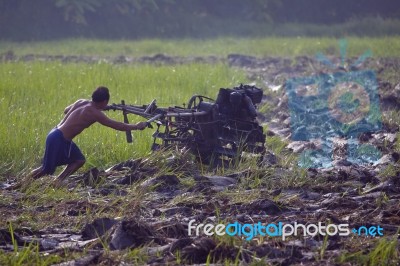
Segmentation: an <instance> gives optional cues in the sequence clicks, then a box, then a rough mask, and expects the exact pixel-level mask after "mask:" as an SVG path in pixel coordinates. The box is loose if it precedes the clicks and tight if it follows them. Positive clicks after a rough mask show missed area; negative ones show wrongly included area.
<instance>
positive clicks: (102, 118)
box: [96, 111, 147, 131]
mask: <svg viewBox="0 0 400 266" xmlns="http://www.w3.org/2000/svg"><path fill="white" fill-rule="evenodd" d="M96 121H97V122H99V123H100V124H102V125H104V126H106V127H111V128H113V129H115V130H119V131H128V130H142V129H144V128H146V126H147V123H146V122H139V123H136V124H125V123H122V122H118V121H115V120H113V119H110V118H108V117H107V116H106V115H105V114H103V113H102V112H101V111H98V112H97V114H96Z"/></svg>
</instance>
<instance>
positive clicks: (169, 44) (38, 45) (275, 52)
mask: <svg viewBox="0 0 400 266" xmlns="http://www.w3.org/2000/svg"><path fill="white" fill-rule="evenodd" d="M343 37H345V36H343ZM337 40H338V39H336V38H330V37H322V38H318V37H306V38H304V37H297V38H296V37H287V38H286V37H270V38H233V37H221V38H215V39H166V40H162V39H143V40H131V41H129V40H116V41H107V40H91V39H65V40H60V41H47V42H40V41H36V42H9V41H0V54H2V53H6V52H7V51H12V52H13V53H14V54H16V55H26V54H47V55H100V56H118V55H125V56H143V55H154V54H158V53H163V54H168V55H175V56H208V55H215V56H221V57H225V56H227V55H228V54H233V53H239V54H246V55H254V56H284V57H294V56H301V55H311V56H314V55H315V54H316V53H318V52H323V53H326V54H331V55H336V56H338V55H339V47H338V42H337ZM347 40H348V42H349V45H348V51H347V53H348V56H351V57H354V56H359V55H361V54H362V53H363V52H365V51H366V50H367V49H371V50H372V53H373V55H374V56H377V57H390V56H400V38H399V37H380V38H371V37H366V38H362V37H348V38H347Z"/></svg>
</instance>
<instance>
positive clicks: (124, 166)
mask: <svg viewBox="0 0 400 266" xmlns="http://www.w3.org/2000/svg"><path fill="white" fill-rule="evenodd" d="M0 58H1V61H31V60H43V61H52V60H59V61H62V62H86V63H97V62H103V61H104V62H111V63H116V64H117V63H118V64H120V63H124V64H129V63H151V64H183V63H191V62H202V63H211V64H212V63H216V62H225V63H227V64H229V65H230V66H232V67H238V68H241V69H244V70H245V71H246V72H247V74H248V77H249V78H250V79H251V80H254V82H257V84H259V83H262V84H263V85H264V88H265V92H266V93H265V96H264V99H263V104H264V105H268V106H269V108H268V109H267V110H268V111H267V112H264V113H260V114H259V118H260V119H261V120H262V121H263V123H265V124H267V125H268V132H267V138H276V137H278V138H279V139H281V140H282V141H284V142H285V143H286V144H285V147H284V149H283V151H282V152H281V153H274V151H273V149H272V147H269V148H270V150H269V151H268V152H267V154H266V155H265V158H264V161H263V162H262V163H261V165H259V166H258V167H252V168H247V169H239V170H237V171H234V170H227V171H226V174H221V172H215V171H214V172H213V171H204V169H202V168H201V167H200V166H199V165H198V164H196V163H195V162H194V161H193V160H192V158H191V157H190V156H186V155H180V154H175V155H174V156H175V157H168V158H163V160H164V161H165V162H166V163H165V164H164V168H160V167H159V166H158V165H157V163H155V162H154V161H152V160H151V159H149V158H137V159H132V160H129V161H126V162H122V163H120V164H118V165H115V166H113V167H111V168H109V169H107V170H99V169H96V168H93V169H91V170H90V171H88V172H86V173H84V174H80V175H76V176H73V177H71V178H70V179H69V180H68V182H67V184H66V185H67V186H68V189H70V190H71V191H74V192H75V193H77V195H79V198H80V199H77V200H70V201H65V202H63V204H62V205H61V207H60V206H57V210H56V212H58V213H60V215H61V216H62V217H63V219H65V220H69V219H72V221H73V219H77V218H78V217H82V216H85V215H88V216H90V217H92V216H91V215H90V213H93V212H96V211H97V210H100V209H102V213H105V215H100V216H102V217H97V218H94V219H84V221H85V222H84V224H81V226H80V228H78V229H77V228H76V227H74V226H72V225H73V224H76V223H74V222H72V223H70V224H68V223H67V225H63V224H62V223H60V224H55V225H53V226H50V227H46V228H43V229H41V230H36V231H35V230H33V229H31V228H18V229H16V230H14V231H13V237H12V235H11V232H10V230H9V229H8V228H1V229H0V248H1V249H3V250H4V251H6V252H12V250H13V249H14V246H13V239H14V240H15V243H17V245H18V246H19V247H20V248H22V247H23V246H27V245H29V243H35V244H37V245H38V247H39V252H40V254H42V255H44V254H59V255H60V256H61V257H62V256H63V254H65V250H72V251H76V252H81V253H80V256H78V258H75V259H68V258H65V259H64V260H63V261H64V262H62V263H60V264H59V265H94V264H103V265H108V264H110V263H111V264H112V262H116V261H118V262H119V263H121V261H124V260H125V259H126V261H127V262H128V265H130V264H129V263H131V264H132V265H133V264H149V265H165V264H169V265H174V264H185V265H190V264H206V263H216V264H218V263H223V262H224V261H225V262H226V261H229V262H231V263H235V262H238V263H241V265H248V264H251V263H256V262H258V263H260V265H264V264H266V265H334V264H340V263H342V262H343V263H344V261H343V260H340V258H343V257H341V256H344V255H346V254H347V253H351V254H354V253H356V252H362V254H364V255H367V254H369V253H370V252H372V250H373V249H374V243H376V242H377V241H379V240H380V239H382V238H383V237H379V236H376V237H372V236H358V235H356V234H353V233H351V234H350V235H349V236H339V235H334V236H329V237H323V236H321V235H318V234H317V235H315V236H303V235H300V236H297V237H289V238H288V239H286V240H282V239H281V237H269V238H268V237H264V238H260V237H255V238H254V239H253V240H251V241H247V240H245V239H244V238H245V237H244V236H242V237H239V236H236V237H208V236H205V235H204V234H203V235H199V236H193V235H190V236H189V235H188V224H189V222H190V221H191V220H195V224H200V223H203V224H205V223H214V224H216V223H218V222H223V223H229V222H235V221H238V222H240V223H242V224H245V223H250V224H256V223H258V222H261V223H278V222H284V223H291V224H293V223H294V222H298V223H303V224H311V223H314V224H318V223H319V222H322V223H323V224H324V225H328V224H330V223H334V224H341V223H346V224H349V228H350V229H352V228H359V227H360V226H373V225H375V226H376V225H379V226H381V227H382V228H383V232H384V237H386V238H387V239H391V240H392V241H397V248H398V245H399V236H398V233H399V231H398V230H399V225H400V212H399V209H400V168H399V158H400V155H399V152H400V150H399V144H398V143H399V140H398V137H399V134H398V132H399V124H398V121H399V120H397V121H396V120H395V117H393V118H392V120H391V119H386V118H383V123H382V124H383V126H382V129H381V130H379V131H378V132H373V133H364V134H361V135H360V136H359V137H358V138H359V140H360V141H361V142H363V143H368V144H371V145H373V146H375V147H377V148H378V149H379V151H380V152H381V153H382V156H381V158H380V159H379V160H377V161H375V162H374V163H369V164H362V165H359V164H355V163H352V162H349V161H348V160H346V149H347V148H348V147H347V146H346V142H345V141H344V140H343V138H336V139H334V140H333V145H334V148H333V157H332V158H333V159H332V165H331V166H330V167H327V168H309V169H307V170H299V169H297V168H295V167H294V166H293V164H288V163H286V161H287V156H288V155H290V154H299V153H301V152H302V151H304V150H305V149H309V148H315V147H318V146H319V145H321V143H318V141H315V140H310V141H293V140H292V139H291V135H292V130H291V128H290V110H289V108H288V97H287V95H286V91H285V89H284V86H285V82H286V81H287V79H289V78H292V77H296V76H306V75H318V74H320V73H324V72H329V71H332V70H331V69H329V68H327V67H325V66H324V65H322V64H321V63H320V62H318V61H317V60H315V59H313V58H310V57H297V58H294V59H285V58H256V57H251V56H244V55H229V56H228V57H227V58H218V57H185V58H183V57H171V56H166V55H155V56H152V57H141V58H129V57H125V56H119V57H104V58H100V57H86V56H46V55H26V56H19V57H18V56H15V55H14V54H12V53H7V54H3V55H1V56H0ZM332 60H334V59H332ZM353 60H355V59H353ZM364 67H367V68H370V69H372V70H374V71H375V72H376V73H377V78H378V88H377V89H378V94H379V98H380V101H381V110H382V112H383V116H384V117H385V115H388V114H389V113H390V112H393V111H399V103H400V79H399V78H398V77H395V76H393V75H392V72H395V73H398V70H399V69H400V59H390V58H380V59H369V60H368V61H366V62H365V66H364ZM338 71H339V70H338ZM387 77H390V78H387ZM261 87H262V86H261ZM267 145H268V142H267ZM168 156H169V155H168ZM14 181H15V180H10V181H9V182H3V183H2V184H0V189H1V190H0V191H1V194H2V196H4V197H6V198H8V199H13V200H15V201H18V200H19V199H21V198H26V197H27V195H26V191H24V190H23V189H12V187H13V182H14ZM132 190H133V191H134V192H133V193H136V194H137V193H141V194H140V195H141V196H140V201H139V202H133V201H132V202H130V203H129V204H128V205H127V207H126V211H124V212H123V213H122V215H120V216H118V217H117V216H116V215H111V214H110V213H112V212H111V211H109V210H107V206H104V204H105V205H107V202H111V200H112V199H115V197H118V200H121V201H123V200H122V199H124V198H126V200H127V201H128V202H129V200H130V199H129V197H131V196H132ZM87 195H95V197H97V198H99V199H101V200H102V201H103V202H105V203H103V204H99V203H95V202H91V201H90V200H89V199H86V198H87V197H88V196H87ZM121 204H122V203H121ZM54 208H55V206H51V205H50V206H47V205H42V206H38V207H37V209H36V210H35V212H44V213H46V212H49V211H52V210H53V211H54ZM109 208H110V209H112V208H113V206H110V207H109ZM89 211H90V213H89ZM0 213H1V214H2V215H3V217H4V219H7V218H6V217H11V216H19V215H21V214H22V213H23V210H20V209H18V208H17V207H16V206H15V205H13V204H12V203H11V204H10V203H0ZM107 213H108V215H107ZM15 243H14V244H15ZM138 248H139V249H140V250H141V252H142V254H144V255H143V256H144V257H143V260H140V261H139V262H137V261H136V262H135V263H134V262H132V261H130V260H129V259H128V258H125V259H124V258H122V260H121V258H119V260H113V257H110V254H109V252H110V250H111V251H112V252H123V251H124V250H126V249H129V250H133V249H138ZM83 250H84V252H83ZM63 252H64V253H63ZM397 252H398V251H397ZM347 262H348V263H357V261H356V262H355V261H351V259H349V260H348V261H347ZM395 263H396V262H395V261H389V262H388V263H387V264H393V265H395Z"/></svg>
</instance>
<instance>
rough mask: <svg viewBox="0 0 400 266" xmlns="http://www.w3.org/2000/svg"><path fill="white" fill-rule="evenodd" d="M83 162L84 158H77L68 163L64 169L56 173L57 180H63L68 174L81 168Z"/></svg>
mask: <svg viewBox="0 0 400 266" xmlns="http://www.w3.org/2000/svg"><path fill="white" fill-rule="evenodd" d="M84 164H85V160H78V161H75V162H73V163H70V164H68V165H67V167H65V169H64V170H63V171H62V172H61V173H60V174H59V175H58V177H57V180H60V181H61V180H63V179H65V178H67V177H68V176H70V175H72V174H73V173H75V171H76V170H78V169H79V168H81V167H82V166H83V165H84Z"/></svg>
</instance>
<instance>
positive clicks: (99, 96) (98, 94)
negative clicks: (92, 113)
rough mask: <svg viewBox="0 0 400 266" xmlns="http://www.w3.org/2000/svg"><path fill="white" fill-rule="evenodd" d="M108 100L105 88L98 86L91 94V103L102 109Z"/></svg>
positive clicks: (108, 95) (108, 96) (108, 94)
mask: <svg viewBox="0 0 400 266" xmlns="http://www.w3.org/2000/svg"><path fill="white" fill-rule="evenodd" d="M109 100H110V93H109V92H108V88H106V87H103V86H100V87H98V88H97V89H96V90H95V91H94V92H93V93H92V101H93V102H94V103H95V104H97V105H101V106H102V107H103V108H104V107H106V106H107V104H108V101H109Z"/></svg>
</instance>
